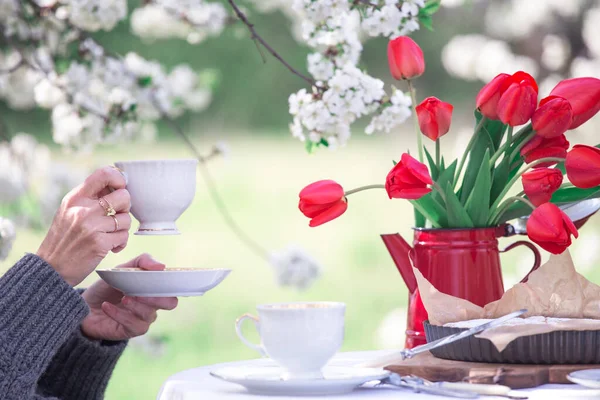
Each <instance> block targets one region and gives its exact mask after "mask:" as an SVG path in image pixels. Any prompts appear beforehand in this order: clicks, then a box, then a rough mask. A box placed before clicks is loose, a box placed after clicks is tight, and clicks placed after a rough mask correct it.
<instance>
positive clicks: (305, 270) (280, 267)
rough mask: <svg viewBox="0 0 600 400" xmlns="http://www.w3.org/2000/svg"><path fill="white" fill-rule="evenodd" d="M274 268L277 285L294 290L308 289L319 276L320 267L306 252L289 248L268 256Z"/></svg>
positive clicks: (292, 247) (295, 247) (294, 247)
mask: <svg viewBox="0 0 600 400" xmlns="http://www.w3.org/2000/svg"><path fill="white" fill-rule="evenodd" d="M270 261H271V265H272V266H273V268H275V276H276V279H277V283H278V284H279V285H281V286H291V287H294V288H296V289H300V290H305V289H308V288H309V287H310V286H311V285H312V284H313V283H314V281H315V280H317V278H318V277H319V276H320V275H321V270H322V268H321V266H320V265H319V263H318V262H317V261H316V260H315V259H314V258H312V257H311V256H310V255H309V254H308V253H307V252H306V251H304V250H303V249H302V248H300V247H297V246H289V247H287V248H286V249H283V250H281V251H278V252H273V253H272V254H271V255H270Z"/></svg>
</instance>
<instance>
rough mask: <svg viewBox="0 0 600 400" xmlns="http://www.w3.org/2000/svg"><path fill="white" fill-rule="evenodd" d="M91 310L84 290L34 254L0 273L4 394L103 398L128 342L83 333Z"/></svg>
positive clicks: (24, 398)
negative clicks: (72, 285)
mask: <svg viewBox="0 0 600 400" xmlns="http://www.w3.org/2000/svg"><path fill="white" fill-rule="evenodd" d="M88 312H89V309H88V307H87V305H86V303H85V301H84V300H83V298H82V297H81V295H80V292H78V291H76V290H74V289H73V288H72V287H71V286H69V285H68V284H67V283H66V282H65V281H64V280H63V279H62V278H61V277H60V275H58V273H57V272H56V271H55V270H54V269H53V268H52V267H51V266H50V265H49V264H48V263H46V262H45V261H44V260H42V259H41V258H39V257H37V256H35V255H33V254H28V255H26V256H25V257H23V258H22V259H21V260H20V261H19V262H18V263H17V264H16V265H15V266H14V267H12V268H11V269H10V270H9V271H8V272H7V273H6V274H5V275H4V276H2V277H0V399H3V400H13V399H15V400H16V399H18V400H29V399H35V400H41V399H45V400H51V399H54V400H71V399H78V400H79V399H86V400H87V399H90V400H96V399H102V398H103V395H104V390H105V388H106V384H107V382H108V379H109V378H110V375H111V373H112V370H113V368H114V366H115V364H116V362H117V360H118V359H119V357H120V355H121V353H122V352H123V350H124V349H125V346H126V344H127V342H125V341H123V342H107V341H93V340H89V339H87V338H86V337H84V336H83V335H82V333H81V329H80V325H81V321H83V319H84V318H85V316H86V315H87V314H88Z"/></svg>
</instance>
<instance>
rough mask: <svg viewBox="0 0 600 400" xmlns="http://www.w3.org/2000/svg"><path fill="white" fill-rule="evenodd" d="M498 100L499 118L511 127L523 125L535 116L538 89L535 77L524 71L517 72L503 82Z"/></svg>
mask: <svg viewBox="0 0 600 400" xmlns="http://www.w3.org/2000/svg"><path fill="white" fill-rule="evenodd" d="M502 86H503V87H502V88H501V89H500V90H501V91H502V95H501V96H500V100H498V107H497V109H496V111H497V112H498V117H499V118H500V121H502V122H503V123H505V124H508V125H510V126H517V125H523V124H524V123H526V122H527V121H529V119H530V118H531V116H532V115H533V113H534V111H535V107H536V106H537V95H538V87H537V84H536V83H535V79H533V77H532V76H531V75H529V74H527V73H525V72H523V71H519V72H516V73H515V74H513V75H512V76H511V77H510V78H509V79H506V80H505V81H504V82H503V85H502Z"/></svg>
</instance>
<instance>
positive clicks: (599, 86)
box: [550, 78, 600, 129]
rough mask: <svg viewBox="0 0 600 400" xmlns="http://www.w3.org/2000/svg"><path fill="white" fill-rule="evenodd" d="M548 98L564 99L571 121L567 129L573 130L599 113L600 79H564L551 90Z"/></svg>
mask: <svg viewBox="0 0 600 400" xmlns="http://www.w3.org/2000/svg"><path fill="white" fill-rule="evenodd" d="M550 96H560V97H564V98H565V99H567V101H568V102H569V103H570V104H571V108H572V109H573V121H572V122H571V126H569V129H575V128H577V127H578V126H580V125H582V124H583V123H584V122H586V121H587V120H589V119H590V118H592V117H593V116H594V115H596V113H597V112H598V111H600V79H597V78H573V79H566V80H564V81H561V82H559V83H558V85H556V87H555V88H554V89H552V92H550Z"/></svg>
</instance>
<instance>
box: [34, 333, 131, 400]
mask: <svg viewBox="0 0 600 400" xmlns="http://www.w3.org/2000/svg"><path fill="white" fill-rule="evenodd" d="M126 346H127V341H119V342H111V341H100V340H98V341H95V340H90V339H88V338H86V337H85V336H84V335H83V334H82V333H81V329H75V331H74V332H73V333H72V334H71V336H70V337H69V339H67V341H66V342H65V344H63V346H62V347H61V348H60V350H59V351H58V352H57V353H56V355H55V356H54V358H53V359H52V361H51V362H50V365H49V366H48V368H47V369H46V371H45V372H44V374H43V375H42V377H41V379H40V380H39V382H38V387H37V393H38V394H39V395H43V396H55V397H57V398H59V399H61V400H80V399H86V400H101V399H103V398H104V392H105V390H106V385H107V384H108V380H109V379H110V376H111V374H112V371H113V369H114V367H115V365H116V364H117V361H118V360H119V357H120V356H121V354H122V353H123V350H125V347H126ZM43 398H45V397H43Z"/></svg>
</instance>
